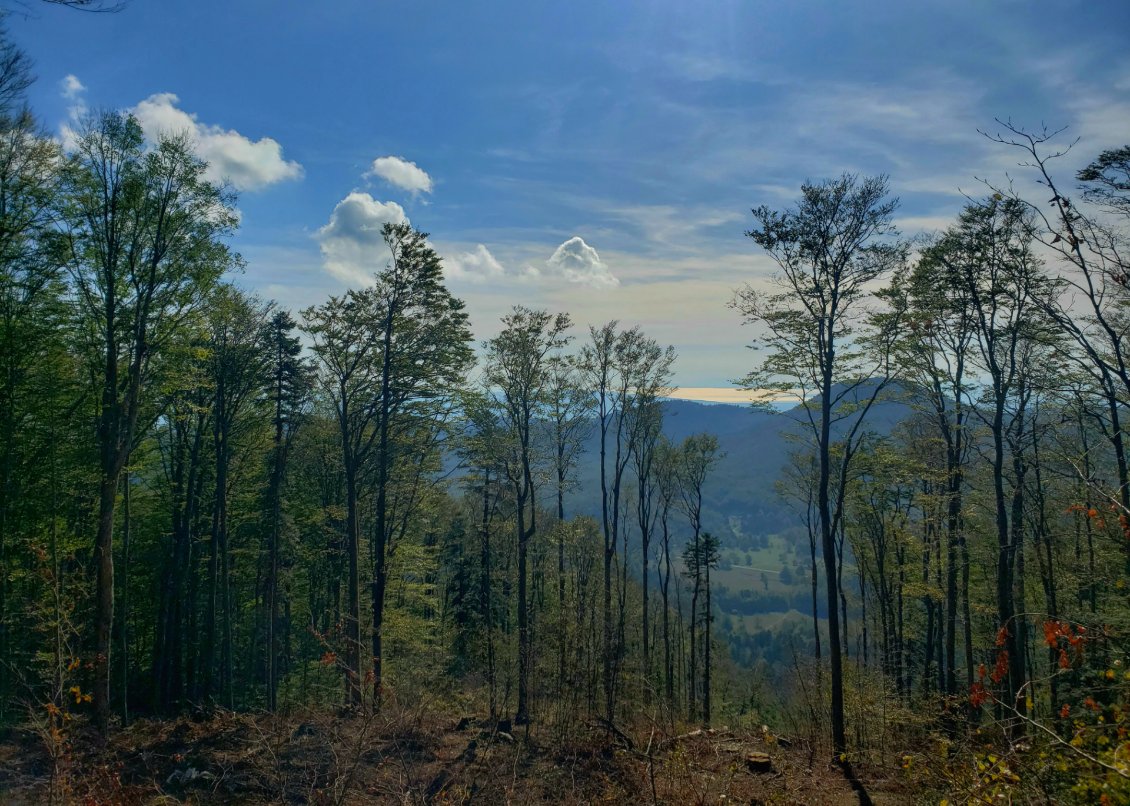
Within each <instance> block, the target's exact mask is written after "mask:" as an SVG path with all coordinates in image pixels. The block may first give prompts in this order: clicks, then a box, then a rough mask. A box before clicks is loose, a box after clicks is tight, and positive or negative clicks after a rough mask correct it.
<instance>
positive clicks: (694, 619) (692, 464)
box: [675, 434, 722, 724]
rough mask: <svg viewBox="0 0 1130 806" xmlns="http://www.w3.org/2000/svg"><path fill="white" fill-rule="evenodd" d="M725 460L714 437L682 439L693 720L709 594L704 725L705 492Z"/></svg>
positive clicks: (680, 466) (681, 486)
mask: <svg viewBox="0 0 1130 806" xmlns="http://www.w3.org/2000/svg"><path fill="white" fill-rule="evenodd" d="M721 459H722V454H721V453H720V452H719V450H718V438H717V437H715V436H714V435H713V434H692V435H691V436H689V437H687V438H686V439H685V440H683V444H682V445H681V446H680V455H679V460H678V465H677V467H676V471H675V472H676V473H677V474H678V477H679V492H680V496H681V498H682V507H683V511H684V512H685V513H686V515H687V520H689V521H690V524H691V539H690V542H689V543H688V544H687V548H686V550H685V551H684V553H683V559H684V573H685V574H686V576H687V578H688V579H690V580H691V582H692V584H693V588H692V591H691V621H690V629H691V647H690V649H691V654H690V667H689V669H688V674H689V685H688V686H687V708H688V714H689V716H688V718H689V719H691V720H692V721H693V720H694V719H696V718H697V717H698V710H697V707H696V700H697V697H698V691H697V688H696V685H697V676H698V675H697V671H698V655H697V653H696V641H695V639H696V637H697V635H698V597H699V596H700V595H702V594H703V593H705V594H706V615H705V616H704V617H703V623H704V633H703V645H704V650H705V651H704V653H703V654H704V656H705V659H704V661H703V689H702V692H703V694H702V719H703V722H704V723H707V724H709V722H710V590H709V588H710V567H711V563H709V562H707V560H708V559H709V558H710V556H711V555H710V551H707V550H706V549H704V548H703V543H704V540H703V531H702V515H703V511H702V489H703V486H704V485H705V484H706V477H707V476H708V475H710V471H711V469H713V467H714V465H716V464H717V463H718V462H719V461H720V460H721ZM710 540H711V541H712V545H713V549H712V551H713V552H714V559H713V561H712V562H713V564H714V565H717V562H718V558H717V556H716V555H717V547H718V543H717V540H715V539H714V538H711V539H710ZM688 557H690V558H692V559H693V560H694V565H693V566H691V565H687V563H686V559H687V558H688Z"/></svg>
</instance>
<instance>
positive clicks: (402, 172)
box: [364, 157, 434, 193]
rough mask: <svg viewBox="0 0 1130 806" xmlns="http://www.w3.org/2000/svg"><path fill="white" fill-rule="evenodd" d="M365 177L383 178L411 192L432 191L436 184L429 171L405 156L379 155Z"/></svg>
mask: <svg viewBox="0 0 1130 806" xmlns="http://www.w3.org/2000/svg"><path fill="white" fill-rule="evenodd" d="M364 177H365V178H366V179H370V178H372V177H377V178H379V179H383V180H384V181H386V182H388V183H389V184H390V185H392V186H394V187H398V188H400V189H401V190H407V191H409V192H411V193H431V192H432V187H433V186H434V182H433V181H432V178H431V177H430V176H428V172H427V171H425V170H424V169H423V168H421V167H420V166H418V165H417V164H416V163H414V162H410V161H409V160H406V159H404V158H403V157H377V158H376V159H375V160H373V164H372V165H370V166H369V170H367V171H366V172H365V174H364Z"/></svg>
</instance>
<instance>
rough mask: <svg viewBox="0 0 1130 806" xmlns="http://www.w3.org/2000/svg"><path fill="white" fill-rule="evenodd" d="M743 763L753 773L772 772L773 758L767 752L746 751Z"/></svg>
mask: <svg viewBox="0 0 1130 806" xmlns="http://www.w3.org/2000/svg"><path fill="white" fill-rule="evenodd" d="M745 765H746V768H747V769H748V770H749V771H750V772H753V773H765V772H773V759H771V758H769V754H768V753H746V757H745Z"/></svg>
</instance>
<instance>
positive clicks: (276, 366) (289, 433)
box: [264, 311, 312, 711]
mask: <svg viewBox="0 0 1130 806" xmlns="http://www.w3.org/2000/svg"><path fill="white" fill-rule="evenodd" d="M296 327H297V325H296V324H295V322H294V319H292V318H291V316H290V314H289V313H287V312H286V311H276V312H275V313H274V315H273V316H272V317H271V320H270V322H269V323H268V324H267V328H266V333H265V334H264V335H265V339H264V347H265V349H266V350H267V355H268V360H269V364H268V365H267V367H266V369H267V375H268V378H269V382H270V388H269V390H268V392H267V394H268V395H269V398H268V403H269V405H270V407H271V410H272V412H273V417H272V420H273V423H272V424H273V426H274V434H273V436H272V439H271V453H270V456H269V459H268V462H269V470H268V482H267V495H266V502H265V503H266V507H265V508H266V510H267V512H266V514H267V523H268V529H269V531H268V535H267V558H266V562H267V579H266V597H265V598H266V610H267V614H266V616H267V630H266V647H265V658H264V666H265V671H266V690H267V709H268V710H271V711H273V710H275V708H276V707H277V706H278V700H277V698H278V685H279V651H280V647H279V641H278V635H277V631H278V624H279V573H280V562H281V557H282V552H283V548H284V547H283V534H284V519H283V493H284V486H285V484H286V471H287V463H288V460H289V458H290V448H291V444H292V443H293V441H294V436H295V433H296V432H297V431H298V426H299V424H300V423H301V422H302V417H303V415H304V414H305V411H306V408H307V402H308V400H309V396H310V391H311V390H310V385H311V381H312V378H311V367H310V365H309V364H308V363H307V362H306V361H305V360H303V358H302V345H301V343H300V342H299V340H298V337H297V336H296V335H295V334H294V330H295V328H296Z"/></svg>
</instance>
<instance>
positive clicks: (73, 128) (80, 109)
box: [59, 73, 87, 151]
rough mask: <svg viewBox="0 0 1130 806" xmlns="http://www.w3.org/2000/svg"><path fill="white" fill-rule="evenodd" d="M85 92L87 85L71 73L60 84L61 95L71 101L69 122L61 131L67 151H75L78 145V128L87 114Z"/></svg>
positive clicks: (68, 112)
mask: <svg viewBox="0 0 1130 806" xmlns="http://www.w3.org/2000/svg"><path fill="white" fill-rule="evenodd" d="M85 92H86V85H84V84H83V83H82V82H81V81H79V80H78V76H76V75H74V74H73V73H69V74H68V75H67V76H66V77H65V78H64V79H63V80H62V81H60V82H59V94H60V95H61V96H62V97H63V98H65V99H66V100H68V101H70V103H69V104H68V106H67V121H66V122H65V123H63V124H62V126H60V130H59V135H60V139H61V140H62V141H63V148H64V149H66V150H67V151H73V150H74V148H75V146H76V145H77V143H78V126H79V123H80V122H81V121H82V119H83V118H84V117H85V116H86V112H87V107H86V99H85V98H83V94H84V93H85Z"/></svg>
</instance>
